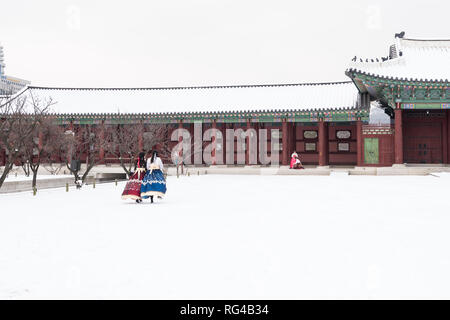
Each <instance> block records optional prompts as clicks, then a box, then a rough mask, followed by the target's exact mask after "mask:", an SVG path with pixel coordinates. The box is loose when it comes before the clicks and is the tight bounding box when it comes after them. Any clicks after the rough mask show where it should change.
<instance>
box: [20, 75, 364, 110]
mask: <svg viewBox="0 0 450 320" xmlns="http://www.w3.org/2000/svg"><path fill="white" fill-rule="evenodd" d="M27 92H28V94H29V92H31V93H32V94H33V95H35V96H36V95H37V96H39V97H42V98H48V97H51V98H52V99H53V101H54V102H56V104H55V105H54V106H53V110H54V112H55V113H59V114H69V113H81V114H87V113H98V114H101V113H117V112H120V113H189V112H243V111H266V110H267V111H268V110H273V111H275V110H320V109H344V108H345V109H346V108H352V109H353V108H356V107H357V98H358V91H357V89H356V87H355V86H354V84H353V83H352V82H351V81H348V82H332V83H317V84H285V85H243V86H217V87H176V88H130V89H125V88H114V89H112V88H108V89H106V88H79V89H69V88H42V87H29V88H28V90H27ZM27 92H25V94H27Z"/></svg>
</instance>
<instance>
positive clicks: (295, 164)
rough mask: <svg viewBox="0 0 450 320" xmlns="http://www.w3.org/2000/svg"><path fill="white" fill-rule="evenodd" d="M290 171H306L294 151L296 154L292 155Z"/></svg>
mask: <svg viewBox="0 0 450 320" xmlns="http://www.w3.org/2000/svg"><path fill="white" fill-rule="evenodd" d="M289 168H290V169H304V168H303V165H302V162H301V161H300V159H299V157H298V154H297V152H295V151H294V153H293V154H292V155H291V165H290V167H289Z"/></svg>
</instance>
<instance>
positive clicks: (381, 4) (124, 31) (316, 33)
mask: <svg viewBox="0 0 450 320" xmlns="http://www.w3.org/2000/svg"><path fill="white" fill-rule="evenodd" d="M449 3H450V2H449V1H437V0H428V1H421V0H409V1H392V0H391V1H365V0H360V1H294V0H277V1H265V0H164V1H163V0H160V1H154V0H151V1H149V0H148V1H137V0H129V1H106V0H101V1H100V0H96V1H87V0H79V1H76V0H73V1H66V0H58V1H56V0H54V1H49V0H39V1H31V0H30V1H24V0H15V1H6V0H2V2H1V6H0V8H1V12H2V14H1V16H0V42H1V43H2V44H3V46H4V47H5V48H4V49H5V59H6V73H7V74H9V75H12V76H17V77H21V78H25V79H28V80H31V81H32V84H34V85H48V86H73V87H82V86H102V87H112V86H117V87H119V86H122V87H132V86H139V87H144V86H178V85H180V86H184V85H223V84H253V83H294V82H295V83H297V82H321V81H339V80H347V78H346V76H345V75H344V70H345V69H346V66H347V63H348V62H349V61H350V59H351V58H352V57H353V56H355V55H358V56H362V57H377V56H378V57H379V56H386V55H387V53H388V46H389V45H390V44H391V43H392V42H393V36H394V33H396V32H400V31H402V30H404V31H406V35H407V37H411V38H450V28H449V20H448V13H449V10H450V4H449Z"/></svg>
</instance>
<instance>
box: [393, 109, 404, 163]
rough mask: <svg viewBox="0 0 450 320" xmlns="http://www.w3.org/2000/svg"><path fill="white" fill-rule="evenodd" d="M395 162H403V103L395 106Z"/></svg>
mask: <svg viewBox="0 0 450 320" xmlns="http://www.w3.org/2000/svg"><path fill="white" fill-rule="evenodd" d="M394 112H395V143H394V144H395V146H394V149H395V161H394V163H395V164H402V163H403V122H402V109H401V104H400V103H397V106H396V108H395V111H394Z"/></svg>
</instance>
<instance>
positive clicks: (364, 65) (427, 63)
mask: <svg viewBox="0 0 450 320" xmlns="http://www.w3.org/2000/svg"><path fill="white" fill-rule="evenodd" d="M395 40H396V43H395V45H394V46H391V49H390V51H391V52H390V57H389V58H380V59H378V58H377V59H370V60H369V59H359V58H357V57H355V58H354V60H353V61H352V63H351V64H350V66H349V69H347V72H349V71H356V72H360V73H365V74H369V75H374V76H378V77H386V78H396V79H405V80H409V81H419V80H422V81H426V80H432V81H442V82H444V81H445V82H448V79H450V68H449V67H450V40H416V39H405V38H396V39H395ZM361 60H362V61H361ZM366 60H368V61H366ZM377 60H378V61H377Z"/></svg>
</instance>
